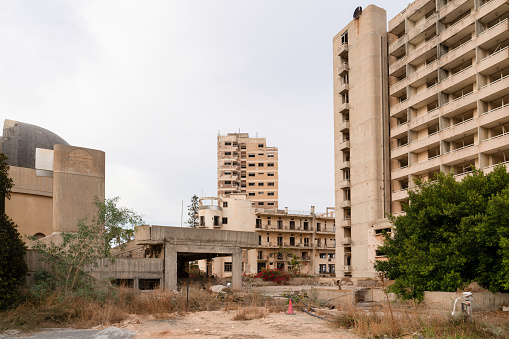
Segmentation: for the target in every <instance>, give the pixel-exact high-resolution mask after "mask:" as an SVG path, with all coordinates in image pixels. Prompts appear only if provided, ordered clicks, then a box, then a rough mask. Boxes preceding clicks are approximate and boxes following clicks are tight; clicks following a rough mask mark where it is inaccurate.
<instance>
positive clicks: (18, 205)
mask: <svg viewBox="0 0 509 339" xmlns="http://www.w3.org/2000/svg"><path fill="white" fill-rule="evenodd" d="M52 200H53V199H52V198H51V197H48V196H44V195H33V194H23V193H11V199H10V200H6V201H5V210H6V214H7V215H8V216H9V217H10V218H11V219H12V220H13V221H14V222H15V223H16V225H18V231H19V233H20V234H21V235H22V236H34V235H36V234H43V235H44V236H48V235H50V234H51V233H52V232H53V226H52V223H53V201H52Z"/></svg>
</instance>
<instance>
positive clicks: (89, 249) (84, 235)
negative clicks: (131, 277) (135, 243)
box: [33, 197, 144, 296]
mask: <svg viewBox="0 0 509 339" xmlns="http://www.w3.org/2000/svg"><path fill="white" fill-rule="evenodd" d="M118 201H119V198H118V197H115V198H111V199H106V201H105V202H102V201H100V200H99V199H98V198H97V197H96V198H95V201H94V204H95V205H96V207H97V215H96V216H94V217H93V218H91V219H89V218H84V219H82V220H80V221H79V222H78V231H77V232H63V233H61V239H60V240H61V241H58V242H56V243H53V242H51V243H49V244H45V243H42V242H36V243H35V245H34V246H33V248H34V249H36V250H38V251H39V252H40V253H41V254H42V259H43V261H45V262H46V263H48V264H49V266H50V268H51V269H50V274H51V277H52V278H53V279H52V280H53V281H52V282H51V283H49V284H48V285H49V286H55V287H56V288H57V289H58V290H59V292H62V293H63V296H67V295H70V294H74V293H79V294H88V293H92V294H93V292H94V290H93V287H92V286H90V285H89V284H88V283H87V282H88V279H87V278H86V276H85V274H86V272H87V271H88V270H90V269H92V268H93V267H97V265H98V261H99V259H101V258H111V252H110V251H111V248H112V245H122V244H124V243H125V242H127V241H129V240H131V239H132V238H133V236H134V232H135V227H136V226H139V225H143V224H144V222H143V218H142V216H141V215H139V214H137V213H136V212H134V211H133V210H131V209H128V208H125V207H118V206H117V203H118Z"/></svg>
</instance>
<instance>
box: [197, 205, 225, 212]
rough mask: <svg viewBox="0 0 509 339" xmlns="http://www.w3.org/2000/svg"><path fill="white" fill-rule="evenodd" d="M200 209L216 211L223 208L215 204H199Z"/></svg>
mask: <svg viewBox="0 0 509 339" xmlns="http://www.w3.org/2000/svg"><path fill="white" fill-rule="evenodd" d="M200 209H201V210H217V211H222V210H223V208H222V207H221V206H216V205H202V206H200Z"/></svg>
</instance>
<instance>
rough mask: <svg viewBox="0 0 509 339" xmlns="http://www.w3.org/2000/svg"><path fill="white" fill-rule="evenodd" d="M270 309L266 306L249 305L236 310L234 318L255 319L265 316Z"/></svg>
mask: <svg viewBox="0 0 509 339" xmlns="http://www.w3.org/2000/svg"><path fill="white" fill-rule="evenodd" d="M268 313H269V311H268V310H267V309H266V308H264V307H247V308H243V309H241V310H239V311H237V312H236V314H235V316H234V317H233V320H253V319H261V318H265V317H266V316H267V314H268Z"/></svg>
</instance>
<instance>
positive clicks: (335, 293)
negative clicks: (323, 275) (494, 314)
mask: <svg viewBox="0 0 509 339" xmlns="http://www.w3.org/2000/svg"><path fill="white" fill-rule="evenodd" d="M307 292H308V295H309V297H311V298H313V299H315V300H320V301H322V302H323V301H327V302H328V304H330V305H337V304H345V303H346V304H353V303H355V302H371V303H379V304H380V303H386V302H387V298H388V299H389V301H390V302H391V303H396V304H399V302H398V301H397V298H396V295H395V294H394V293H389V294H387V295H386V294H385V293H384V291H383V290H382V289H379V288H371V289H362V290H357V291H352V290H338V289H333V288H325V287H324V288H320V287H312V288H311V289H309V290H308V291H307ZM472 295H473V299H472V311H473V312H479V311H496V310H500V309H501V308H502V306H508V305H509V293H501V292H496V293H492V292H473V293H472ZM461 296H462V293H461V292H424V299H423V302H422V304H421V305H422V306H425V307H426V308H428V309H433V310H440V311H448V312H452V308H453V306H454V299H456V298H458V297H461ZM460 302H461V299H460V300H458V304H457V305H456V311H459V310H460V309H461V306H460ZM404 304H407V306H408V305H409V304H411V302H406V303H404Z"/></svg>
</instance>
